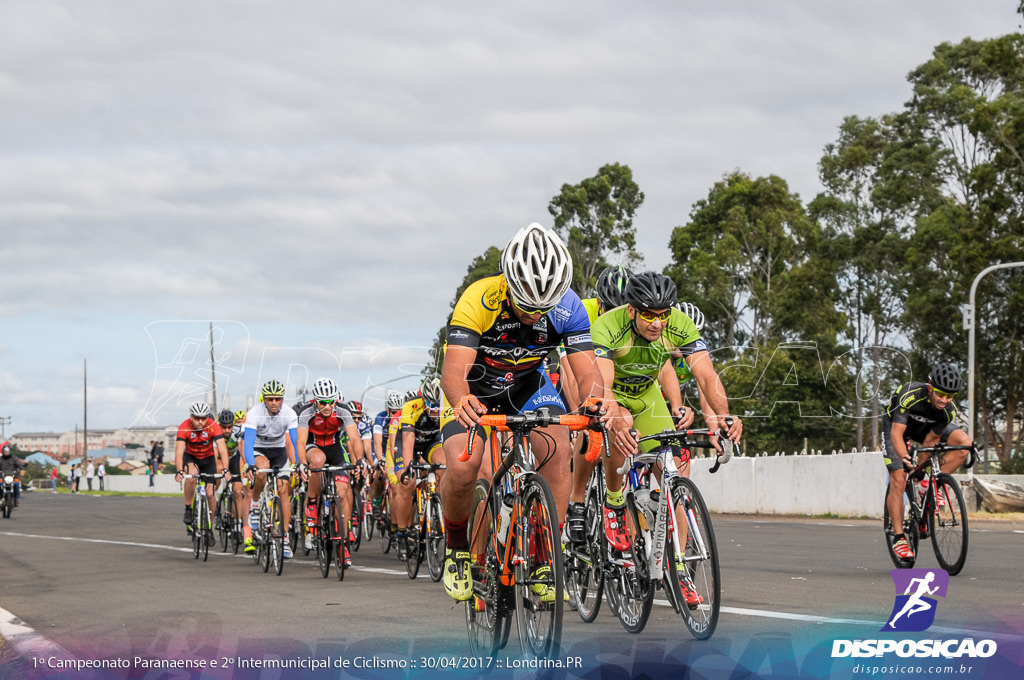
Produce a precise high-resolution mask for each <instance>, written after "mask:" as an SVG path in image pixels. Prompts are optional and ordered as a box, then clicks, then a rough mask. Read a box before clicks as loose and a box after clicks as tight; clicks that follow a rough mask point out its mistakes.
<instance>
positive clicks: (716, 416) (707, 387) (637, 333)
mask: <svg viewBox="0 0 1024 680" xmlns="http://www.w3.org/2000/svg"><path fill="white" fill-rule="evenodd" d="M626 301H627V303H628V304H626V305H623V306H622V307H618V308H616V309H613V310H611V311H609V312H607V313H606V314H604V315H602V316H600V317H599V318H598V319H597V321H596V322H595V323H594V326H593V329H592V333H593V338H594V353H595V355H596V356H597V363H598V367H599V369H600V370H601V375H602V378H603V380H604V385H605V398H604V405H605V408H606V410H607V412H608V415H609V416H610V421H609V426H610V427H609V429H610V430H611V432H610V439H611V444H612V455H611V457H610V458H606V459H605V460H604V465H605V472H606V475H605V482H606V486H607V489H606V496H605V511H604V523H605V533H606V534H607V536H608V540H609V542H610V543H611V544H612V546H613V547H615V548H616V549H619V550H625V549H628V547H629V535H628V533H627V532H626V527H625V524H624V513H623V509H624V499H623V495H622V477H621V475H618V474H616V472H615V470H616V469H617V468H619V467H621V465H622V462H623V460H624V455H625V454H627V453H629V454H632V453H635V452H636V451H637V450H638V444H637V441H636V436H635V435H634V434H633V433H631V432H630V429H631V428H636V430H637V431H638V432H639V434H641V435H645V434H652V433H655V432H659V431H661V430H664V429H669V428H672V427H678V428H683V427H687V426H688V425H689V424H690V423H691V422H692V420H693V414H692V412H690V411H687V410H686V409H684V408H683V406H682V397H681V394H680V390H679V380H678V378H677V376H676V373H675V370H674V369H673V367H672V364H671V361H670V359H671V357H672V353H673V352H674V351H676V350H677V349H678V351H680V352H681V353H682V354H683V356H684V357H685V358H686V364H687V366H688V368H689V370H690V372H691V373H692V374H693V377H694V378H695V379H696V381H697V387H698V389H699V390H700V391H701V392H702V393H703V394H704V396H705V397H706V398H707V400H708V402H709V403H710V405H711V410H712V412H711V413H705V414H704V417H705V422H706V423H707V425H708V427H710V428H712V429H716V430H717V429H724V430H726V431H727V432H728V436H729V439H732V440H733V441H739V439H740V436H741V435H742V433H743V424H742V422H741V420H740V419H739V418H737V417H735V416H733V417H732V420H731V424H728V425H727V424H726V415H725V414H727V413H728V412H729V411H728V409H729V404H728V398H727V396H726V394H725V389H724V387H723V386H722V381H721V379H720V378H719V377H718V373H717V372H716V371H715V369H714V366H713V365H712V363H711V357H710V355H709V354H708V351H707V344H706V343H705V342H704V341H703V340H702V339H701V337H700V333H699V332H698V331H697V327H696V326H695V325H694V323H693V321H692V320H691V319H690V317H688V316H686V315H685V314H683V313H682V312H681V311H679V310H678V309H673V308H672V305H673V304H674V303H675V302H676V286H675V284H674V283H673V282H672V280H671V279H669V278H668V277H667V276H664V275H662V274H658V273H655V272H643V273H641V274H636V275H634V276H632V277H631V278H630V279H629V284H628V285H627V286H626ZM659 383H660V385H659ZM662 389H664V391H665V394H666V395H667V397H668V400H669V403H668V404H667V405H666V403H665V399H664V398H663V397H662ZM713 441H714V440H713ZM656 445H657V444H656V442H649V443H646V444H645V445H644V450H650V449H651V448H654V446H656ZM716 446H717V442H716ZM689 469H690V468H689V459H688V458H686V459H681V460H680V461H679V473H680V474H682V475H685V476H688V475H689Z"/></svg>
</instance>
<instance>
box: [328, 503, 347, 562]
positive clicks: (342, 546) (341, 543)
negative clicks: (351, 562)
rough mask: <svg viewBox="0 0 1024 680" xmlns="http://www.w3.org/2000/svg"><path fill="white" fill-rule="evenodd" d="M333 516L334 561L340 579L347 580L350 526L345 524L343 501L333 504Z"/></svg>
mask: <svg viewBox="0 0 1024 680" xmlns="http://www.w3.org/2000/svg"><path fill="white" fill-rule="evenodd" d="M332 512H333V515H332V517H331V529H332V533H333V534H334V544H333V546H334V547H333V551H334V556H333V557H334V561H335V563H336V564H335V567H336V568H337V570H338V580H339V581H344V580H345V569H347V568H348V564H347V563H346V562H345V554H346V553H348V545H349V544H348V526H347V525H346V524H345V517H344V516H343V515H342V514H341V501H340V500H336V501H335V502H334V506H333V510H332Z"/></svg>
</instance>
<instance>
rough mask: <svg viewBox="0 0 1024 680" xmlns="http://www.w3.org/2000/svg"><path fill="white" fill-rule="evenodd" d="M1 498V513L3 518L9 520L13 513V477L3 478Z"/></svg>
mask: <svg viewBox="0 0 1024 680" xmlns="http://www.w3.org/2000/svg"><path fill="white" fill-rule="evenodd" d="M2 492H3V498H2V499H0V510H2V511H3V516H4V517H5V518H9V517H10V516H11V513H12V512H14V476H13V475H7V476H5V477H4V483H3V489H2Z"/></svg>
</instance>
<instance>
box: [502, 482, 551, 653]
mask: <svg viewBox="0 0 1024 680" xmlns="http://www.w3.org/2000/svg"><path fill="white" fill-rule="evenodd" d="M518 502H519V509H520V520H519V523H518V524H517V526H516V527H515V528H516V535H515V542H514V544H513V545H511V546H510V547H514V549H515V550H516V551H517V553H518V556H519V558H520V559H519V564H518V565H517V566H516V574H515V577H516V584H515V604H516V621H517V624H518V627H519V641H520V643H521V644H522V646H523V652H524V653H525V655H526V656H527V657H532V658H547V657H555V656H557V655H558V648H559V645H560V644H561V642H562V612H563V608H564V604H565V603H564V602H563V594H564V592H565V591H564V588H565V575H564V573H563V565H562V543H561V537H560V535H559V533H558V520H557V519H555V518H556V514H555V502H554V500H553V499H552V497H551V489H550V487H549V486H548V483H547V481H546V480H545V479H544V478H543V477H541V476H540V475H537V474H531V475H529V476H528V477H527V479H526V480H525V483H524V486H523V492H522V495H521V496H520V498H519V499H518Z"/></svg>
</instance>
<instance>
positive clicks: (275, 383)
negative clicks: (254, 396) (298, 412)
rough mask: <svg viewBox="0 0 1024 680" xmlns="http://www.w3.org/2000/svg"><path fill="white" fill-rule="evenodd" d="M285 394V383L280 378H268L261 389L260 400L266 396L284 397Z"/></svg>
mask: <svg viewBox="0 0 1024 680" xmlns="http://www.w3.org/2000/svg"><path fill="white" fill-rule="evenodd" d="M283 396H284V383H282V382H281V381H279V380H268V381H267V382H265V383H263V389H262V390H261V391H260V400H261V401H262V400H263V399H264V398H266V397H283Z"/></svg>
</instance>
